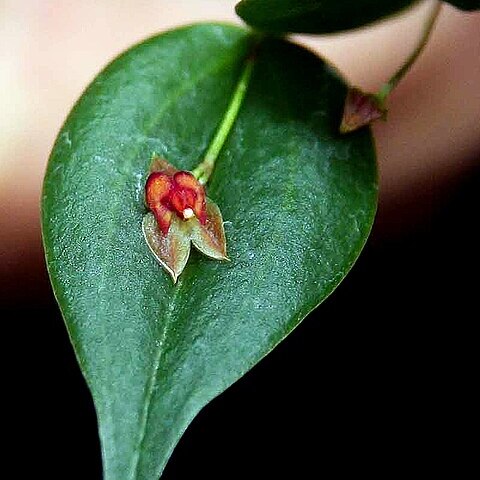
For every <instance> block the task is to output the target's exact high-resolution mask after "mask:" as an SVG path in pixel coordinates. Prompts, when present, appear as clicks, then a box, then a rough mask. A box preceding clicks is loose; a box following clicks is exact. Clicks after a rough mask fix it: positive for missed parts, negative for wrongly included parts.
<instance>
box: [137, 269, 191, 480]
mask: <svg viewBox="0 0 480 480" xmlns="http://www.w3.org/2000/svg"><path fill="white" fill-rule="evenodd" d="M183 285H184V282H182V278H180V279H179V280H178V282H177V284H176V286H175V289H174V291H173V294H172V296H171V297H170V301H169V302H168V305H167V311H166V314H165V316H164V317H163V319H164V325H163V329H162V332H161V336H160V341H159V342H158V347H157V349H156V351H155V357H154V361H153V365H152V371H151V374H150V376H149V378H148V382H147V391H146V393H145V397H144V402H143V403H144V404H143V410H142V415H141V418H140V429H139V434H138V441H137V447H136V448H135V450H134V454H133V458H132V467H131V472H132V473H131V475H130V478H131V480H136V479H137V478H138V468H139V465H140V453H141V451H142V448H143V443H144V441H145V437H146V433H147V425H148V417H149V416H150V406H151V404H152V398H153V392H154V388H155V384H156V383H157V382H156V381H157V375H158V370H159V368H160V362H161V360H162V356H163V353H164V352H165V350H164V348H163V346H164V344H165V340H166V338H167V335H168V332H169V329H170V326H171V325H172V321H173V319H174V313H175V304H176V301H177V298H178V297H179V295H180V290H181V288H182V286H183Z"/></svg>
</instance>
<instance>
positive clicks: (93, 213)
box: [42, 25, 377, 480]
mask: <svg viewBox="0 0 480 480" xmlns="http://www.w3.org/2000/svg"><path fill="white" fill-rule="evenodd" d="M251 44H252V39H251V37H250V36H249V33H248V32H246V31H245V30H242V29H239V28H236V27H230V26H225V25H197V26H191V27H187V28H182V29H179V30H175V31H171V32H168V33H165V34H162V35H159V36H157V37H155V38H152V39H149V40H147V41H146V42H144V43H142V44H140V45H137V46H135V47H134V48H133V49H131V50H129V51H128V52H126V53H125V54H123V55H121V56H120V57H119V58H118V59H116V60H115V61H114V62H113V63H112V64H110V65H109V66H108V67H107V68H106V69H105V70H104V71H103V72H102V73H101V74H100V75H99V76H98V77H97V78H96V79H95V80H94V82H93V83H92V85H91V86H90V87H89V88H88V89H87V91H86V92H85V93H84V95H83V96H82V98H81V99H80V100H79V102H78V103H77V105H76V106H75V108H74V109H73V111H72V112H71V114H70V115H69V117H68V119H67V121H66V123H65V125H64V126H63V128H62V130H61V132H60V134H59V136H58V139H57V142H56V144H55V146H54V149H53V152H52V155H51V158H50V160H49V164H48V169H47V173H46V178H45V183H44V192H43V201H42V202H43V203H42V218H43V236H44V245H45V250H46V256H47V263H48V268H49V273H50V276H51V281H52V284H53V287H54V291H55V294H56V297H57V300H58V302H59V305H60V307H61V310H62V313H63V316H64V319H65V322H66V325H67V327H68V331H69V334H70V337H71V340H72V343H73V345H74V348H75V351H76V354H77V357H78V360H79V363H80V366H81V368H82V371H83V373H84V375H85V377H86V380H87V382H88V385H89V388H90V389H91V392H92V395H93V399H94V402H95V406H96V409H97V414H98V421H99V430H100V438H101V442H102V450H103V461H104V475H105V480H136V479H141V480H156V479H157V478H158V477H159V475H160V474H161V472H162V470H163V468H164V466H165V463H166V462H167V460H168V458H169V456H170V454H171V452H172V450H173V448H174V446H175V445H176V443H177V442H178V440H179V438H180V437H181V435H182V433H183V432H184V430H185V429H186V428H187V426H188V424H189V423H190V422H191V421H192V419H193V418H194V416H195V415H196V414H197V413H198V411H199V410H200V409H201V408H202V407H203V406H204V405H205V404H206V403H208V402H209V401H210V400H211V399H213V398H214V397H215V396H216V395H218V394H219V393H221V392H222V391H224V390H225V389H226V388H227V387H228V386H229V385H231V384H232V383H233V382H235V381H236V380H237V379H238V378H240V377H241V376H242V375H244V374H245V373H246V372H247V371H248V370H249V369H250V368H251V367H252V366H253V365H255V364H256V363H257V362H258V361H259V360H260V359H261V358H262V357H263V356H265V355H266V354H267V353H268V352H269V351H270V350H271V349H272V348H274V347H275V345H277V344H278V343H279V342H280V341H281V340H282V339H283V338H284V337H285V336H286V335H288V333H289V332H290V331H291V330H292V329H293V328H294V327H295V326H296V325H297V324H298V323H299V322H300V321H301V320H302V319H303V318H304V317H305V316H306V315H307V314H308V313H309V312H310V311H311V310H312V309H313V308H315V307H316V306H317V305H318V304H319V303H320V302H321V301H322V300H323V299H324V298H325V297H326V296H327V295H329V294H330V293H331V292H332V290H333V289H334V288H335V287H336V286H337V285H338V284H339V282H340V281H341V280H342V278H343V277H344V276H345V274H346V273H347V272H348V270H349V269H350V267H351V265H352V264H353V262H354V261H355V259H356V258H357V256H358V255H359V253H360V250H361V249H362V247H363V245H364V243H365V241H366V238H367V236H368V233H369V230H370V228H371V224H372V221H373V217H374V212H375V208H376V198H377V185H376V166H375V158H374V148H373V142H372V139H371V135H370V132H369V130H368V129H364V130H362V131H359V132H356V133H354V134H351V135H347V136H341V135H340V134H339V133H338V126H339V122H340V119H341V116H342V109H343V102H344V99H345V95H346V87H345V85H344V83H343V82H342V81H341V80H340V79H339V78H338V77H337V75H336V73H335V72H333V71H332V70H331V68H329V67H327V66H326V65H325V64H324V63H323V62H322V61H321V60H320V59H318V58H317V57H315V56H314V55H313V54H311V53H309V52H307V51H305V50H303V49H301V48H300V47H297V46H294V45H291V44H288V43H284V42H282V41H266V42H265V43H264V44H263V45H262V46H261V48H260V50H259V52H258V58H257V62H256V66H255V70H254V73H253V78H252V81H251V84H250V88H249V90H248V93H247V96H246V98H245V102H244V104H243V106H242V108H241V111H240V115H239V118H238V119H237V122H236V124H235V126H234V128H233V131H232V133H231V134H230V137H229V138H228V140H227V143H226V145H225V146H224V149H223V151H222V153H221V155H220V157H219V159H218V161H217V166H216V168H215V171H214V173H213V175H212V177H211V181H210V182H209V184H208V186H207V194H208V196H209V197H210V198H211V199H212V200H213V201H214V202H215V203H216V204H217V205H218V206H219V207H220V209H221V211H222V214H223V219H224V221H225V232H226V236H227V242H228V256H229V258H230V260H231V261H230V262H218V261H214V260H210V259H208V258H207V257H205V256H203V255H200V254H198V252H196V251H194V250H192V253H191V258H190V259H189V261H188V264H187V266H186V268H185V271H184V272H183V273H182V275H181V276H180V279H179V281H178V283H177V284H176V285H174V284H173V283H172V281H171V279H170V278H169V276H168V274H167V273H166V272H165V271H164V270H163V269H162V268H161V267H160V266H159V264H158V263H157V261H156V260H155V258H154V257H153V255H152V254H151V252H150V251H149V248H148V246H147V245H146V243H145V241H144V239H143V235H142V219H143V217H144V215H145V213H146V208H145V205H144V185H145V181H146V178H147V176H148V174H149V166H150V161H151V158H152V154H153V152H156V153H157V154H158V155H160V156H161V157H163V158H166V159H167V160H168V161H169V162H170V163H172V164H173V165H175V166H176V167H177V168H180V169H186V170H189V169H192V168H193V167H194V166H195V165H196V164H198V162H199V161H200V160H201V159H202V154H203V153H204V152H205V150H206V149H207V146H208V143H209V142H210V141H211V139H212V137H213V135H214V132H215V129H216V127H217V126H218V122H219V121H220V119H221V118H222V115H223V113H224V110H225V108H226V106H227V104H228V101H229V98H230V95H231V94H232V91H233V89H234V86H235V83H236V81H237V78H238V76H239V72H240V71H241V68H242V65H243V62H244V59H245V57H246V55H248V53H249V51H250V49H251ZM73 414H74V412H72V415H73ZM232 414H233V412H232ZM211 461H212V462H215V457H214V455H213V454H212V458H211Z"/></svg>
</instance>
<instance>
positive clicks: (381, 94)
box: [375, 0, 442, 105]
mask: <svg viewBox="0 0 480 480" xmlns="http://www.w3.org/2000/svg"><path fill="white" fill-rule="evenodd" d="M441 9H442V2H441V1H438V0H436V1H435V2H434V4H433V7H432V11H431V13H430V15H429V16H428V20H427V21H426V22H425V24H424V26H423V32H422V36H421V38H420V41H419V43H418V45H417V47H416V48H415V50H414V51H413V52H412V53H411V54H410V56H409V57H408V58H407V60H406V61H405V63H404V64H403V65H402V66H401V67H400V68H399V69H398V70H397V72H396V73H395V75H393V77H392V78H391V79H390V80H389V81H388V82H387V83H385V84H384V85H383V86H382V87H381V88H380V90H379V91H378V93H376V94H375V97H376V98H377V100H379V102H380V104H381V105H384V104H385V100H386V99H387V97H388V95H390V93H391V92H392V90H393V89H394V88H395V87H396V86H397V84H398V82H399V81H400V80H401V79H402V78H403V77H404V76H405V74H406V73H407V72H408V71H409V70H410V68H411V66H412V65H413V64H414V63H415V61H416V60H417V58H418V57H419V56H420V54H421V53H422V51H423V49H424V48H425V46H426V45H427V43H428V39H429V38H430V35H431V33H432V31H433V27H434V25H435V22H436V20H437V18H438V15H439V13H440V10H441Z"/></svg>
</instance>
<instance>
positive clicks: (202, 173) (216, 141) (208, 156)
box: [192, 53, 255, 185]
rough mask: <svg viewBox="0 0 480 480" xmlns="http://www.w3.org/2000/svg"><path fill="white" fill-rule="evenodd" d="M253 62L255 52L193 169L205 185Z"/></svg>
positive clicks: (250, 72)
mask: <svg viewBox="0 0 480 480" xmlns="http://www.w3.org/2000/svg"><path fill="white" fill-rule="evenodd" d="M254 63H255V54H254V53H253V54H251V55H250V56H249V57H248V58H247V60H246V61H245V65H244V67H243V71H242V73H241V75H240V78H239V80H238V83H237V86H236V87H235V91H234V92H233V96H232V98H231V100H230V103H229V105H228V107H227V111H226V112H225V115H224V117H223V119H222V121H221V122H220V126H219V127H218V130H217V132H216V133H215V136H214V137H213V140H212V143H211V144H210V146H209V147H208V150H207V152H206V153H205V157H204V160H203V162H201V163H200V164H199V165H198V166H197V167H196V168H195V169H194V170H193V171H192V173H193V175H195V177H196V178H197V180H198V181H199V182H200V183H202V184H203V185H205V184H206V183H207V182H208V179H209V178H210V175H211V174H212V171H213V167H214V166H215V161H216V160H217V157H218V155H219V153H220V151H221V150H222V147H223V145H224V143H225V140H226V139H227V137H228V134H229V133H230V130H231V129H232V127H233V124H234V123H235V120H236V118H237V116H238V112H239V111H240V107H241V106H242V103H243V99H244V98H245V94H246V93H247V88H248V84H249V83H250V79H251V77H252V71H253V65H254Z"/></svg>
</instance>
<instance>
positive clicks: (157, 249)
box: [142, 213, 190, 283]
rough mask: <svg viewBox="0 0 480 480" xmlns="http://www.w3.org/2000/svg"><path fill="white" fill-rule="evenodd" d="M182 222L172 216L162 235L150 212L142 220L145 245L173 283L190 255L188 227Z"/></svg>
mask: <svg viewBox="0 0 480 480" xmlns="http://www.w3.org/2000/svg"><path fill="white" fill-rule="evenodd" d="M184 223H186V222H184V221H183V220H180V219H179V218H178V217H176V216H173V218H172V223H171V225H170V229H169V230H168V234H167V235H164V234H162V232H160V230H159V228H158V225H157V222H156V220H155V217H154V215H153V214H152V213H147V214H146V215H145V216H144V217H143V222H142V230H143V235H144V237H145V241H146V242H147V245H148V246H149V248H150V250H151V251H152V253H153V255H154V256H155V258H156V259H157V260H158V262H159V263H160V265H162V267H163V268H164V269H165V270H166V271H167V272H168V273H169V274H170V275H171V277H172V279H173V283H176V282H177V279H178V276H179V275H180V274H181V273H182V271H183V269H184V268H185V265H186V264H187V260H188V257H189V255H190V234H189V230H190V229H186V228H184V225H183V224H184Z"/></svg>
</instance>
